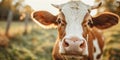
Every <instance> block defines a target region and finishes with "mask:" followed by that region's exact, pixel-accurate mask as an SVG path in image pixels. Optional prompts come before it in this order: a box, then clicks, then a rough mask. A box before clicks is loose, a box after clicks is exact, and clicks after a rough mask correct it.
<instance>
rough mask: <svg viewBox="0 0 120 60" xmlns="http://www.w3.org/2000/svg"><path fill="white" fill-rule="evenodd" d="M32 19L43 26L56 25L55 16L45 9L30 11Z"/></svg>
mask: <svg viewBox="0 0 120 60" xmlns="http://www.w3.org/2000/svg"><path fill="white" fill-rule="evenodd" d="M32 19H33V21H35V22H36V23H37V24H39V25H40V26H42V27H44V28H51V27H57V23H56V19H57V16H54V15H52V14H51V13H49V12H47V11H35V12H33V13H32Z"/></svg>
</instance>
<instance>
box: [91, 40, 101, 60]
mask: <svg viewBox="0 0 120 60" xmlns="http://www.w3.org/2000/svg"><path fill="white" fill-rule="evenodd" d="M93 45H94V47H95V49H96V52H94V60H97V59H96V57H97V55H99V54H100V53H101V51H100V47H99V45H98V40H97V39H96V40H93Z"/></svg>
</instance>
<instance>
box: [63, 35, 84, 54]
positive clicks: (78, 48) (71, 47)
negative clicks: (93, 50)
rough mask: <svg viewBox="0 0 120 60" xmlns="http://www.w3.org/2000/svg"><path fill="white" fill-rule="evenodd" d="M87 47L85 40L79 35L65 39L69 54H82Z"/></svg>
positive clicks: (66, 52)
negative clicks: (78, 36)
mask: <svg viewBox="0 0 120 60" xmlns="http://www.w3.org/2000/svg"><path fill="white" fill-rule="evenodd" d="M85 47H86V43H85V40H82V39H79V38H77V37H72V38H65V39H64V41H63V48H64V50H65V54H67V55H79V54H82V52H83V51H84V49H85Z"/></svg>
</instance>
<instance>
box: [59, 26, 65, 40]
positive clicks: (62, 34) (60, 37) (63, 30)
mask: <svg viewBox="0 0 120 60" xmlns="http://www.w3.org/2000/svg"><path fill="white" fill-rule="evenodd" d="M58 33H59V34H58V35H59V39H60V40H62V39H63V38H64V36H65V26H59V27H58Z"/></svg>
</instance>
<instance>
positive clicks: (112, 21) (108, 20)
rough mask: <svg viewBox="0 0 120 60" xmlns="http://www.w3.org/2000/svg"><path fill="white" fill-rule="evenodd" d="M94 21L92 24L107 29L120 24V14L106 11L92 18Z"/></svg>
mask: <svg viewBox="0 0 120 60" xmlns="http://www.w3.org/2000/svg"><path fill="white" fill-rule="evenodd" d="M92 21H93V22H92V24H91V25H92V26H94V27H96V28H98V29H106V28H109V27H112V26H114V25H116V24H118V22H119V16H118V15H116V14H114V13H110V12H104V13H102V14H100V15H98V16H97V17H94V18H92Z"/></svg>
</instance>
